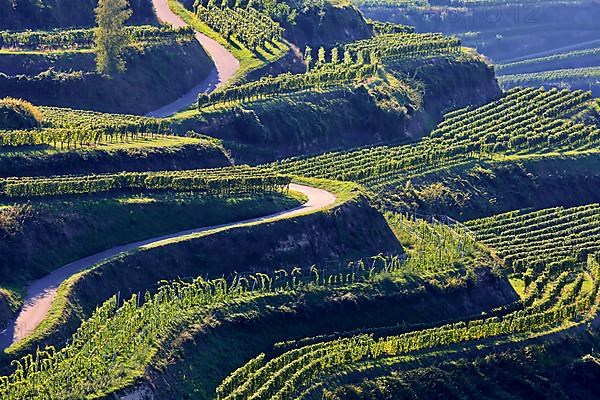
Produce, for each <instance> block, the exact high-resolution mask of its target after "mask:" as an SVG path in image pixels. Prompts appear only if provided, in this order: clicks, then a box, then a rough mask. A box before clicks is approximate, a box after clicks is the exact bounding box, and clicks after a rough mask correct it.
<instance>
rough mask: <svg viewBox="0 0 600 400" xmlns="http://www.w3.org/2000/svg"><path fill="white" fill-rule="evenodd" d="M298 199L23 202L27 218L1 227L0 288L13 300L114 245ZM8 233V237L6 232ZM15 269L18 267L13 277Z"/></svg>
mask: <svg viewBox="0 0 600 400" xmlns="http://www.w3.org/2000/svg"><path fill="white" fill-rule="evenodd" d="M302 201H304V198H303V197H302V196H301V195H300V194H297V193H294V192H290V195H289V196H282V195H268V196H264V197H249V196H244V197H237V198H203V197H196V196H194V195H191V194H155V193H153V194H146V195H135V196H131V195H130V196H127V195H123V196H117V197H113V196H102V195H101V196H90V197H87V198H86V197H83V198H81V197H78V198H72V199H68V198H65V199H57V200H51V201H44V202H35V201H34V202H28V203H27V205H25V207H30V210H29V211H28V217H25V218H24V219H22V220H21V219H18V220H16V221H13V224H19V225H20V226H16V227H8V226H0V249H1V251H2V254H3V257H2V260H1V261H0V269H1V270H2V272H1V273H0V276H2V281H0V285H2V286H5V287H8V288H12V291H11V293H13V296H14V290H16V291H17V292H19V293H23V292H24V291H23V285H24V284H25V283H26V282H27V281H28V280H31V279H35V278H39V277H41V276H43V275H44V274H46V273H48V272H50V271H52V270H53V269H54V268H57V267H59V266H61V265H64V264H67V263H69V262H71V261H73V260H76V259H79V258H82V257H85V256H88V255H91V254H94V253H97V252H99V251H102V250H105V249H108V248H111V247H113V246H116V245H119V244H125V243H130V242H134V241H138V240H142V239H145V238H149V237H154V236H160V235H163V234H167V233H171V232H177V231H180V230H185V229H190V228H195V227H200V226H211V225H217V224H222V223H227V222H232V221H237V220H241V219H247V218H253V217H257V216H260V215H265V214H270V213H273V212H277V211H281V210H284V209H288V208H291V207H294V206H295V205H297V204H299V203H300V202H302ZM4 223H5V224H8V222H4ZM9 230H10V231H11V232H13V233H10V234H8V233H6V232H7V231H9ZM15 265H19V268H18V270H17V271H18V272H17V273H15ZM3 297H4V296H3ZM11 304H14V299H13V298H11ZM2 316H4V317H6V316H7V313H0V317H2ZM5 320H6V318H4V319H3V321H5Z"/></svg>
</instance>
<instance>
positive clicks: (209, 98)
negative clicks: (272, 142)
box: [198, 63, 378, 108]
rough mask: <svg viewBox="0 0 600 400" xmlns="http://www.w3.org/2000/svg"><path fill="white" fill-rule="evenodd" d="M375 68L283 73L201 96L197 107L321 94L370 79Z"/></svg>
mask: <svg viewBox="0 0 600 400" xmlns="http://www.w3.org/2000/svg"><path fill="white" fill-rule="evenodd" d="M377 69H378V67H377V65H375V64H364V65H363V64H354V63H352V64H350V63H345V64H332V63H330V64H326V65H324V66H323V67H320V68H317V69H315V70H312V71H310V72H307V73H305V74H290V73H285V74H281V75H277V76H275V77H271V76H269V77H264V78H261V79H259V80H257V81H253V82H249V83H246V84H242V85H235V86H231V87H228V88H226V89H224V90H219V91H215V92H212V93H210V94H200V95H199V97H198V107H199V108H203V107H206V106H210V105H214V104H218V103H223V102H227V103H230V102H249V101H253V100H263V99H267V98H273V97H275V96H278V95H281V94H290V93H294V92H299V91H304V90H315V89H316V90H323V89H330V88H335V87H343V86H349V85H351V84H353V83H355V82H359V81H362V80H364V79H366V78H368V77H372V76H374V75H375V74H376V72H377Z"/></svg>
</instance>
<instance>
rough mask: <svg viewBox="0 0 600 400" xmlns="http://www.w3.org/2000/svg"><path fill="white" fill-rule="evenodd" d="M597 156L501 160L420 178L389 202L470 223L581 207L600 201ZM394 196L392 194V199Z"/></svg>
mask: <svg viewBox="0 0 600 400" xmlns="http://www.w3.org/2000/svg"><path fill="white" fill-rule="evenodd" d="M599 166H600V155H599V154H598V152H595V151H589V152H584V151H580V152H564V153H556V152H553V153H547V154H532V155H523V156H521V155H511V156H508V157H504V156H498V157H495V158H494V159H491V160H482V161H479V162H478V161H473V162H469V163H465V164H463V165H460V166H457V167H454V168H449V169H448V168H444V169H441V170H439V171H437V172H435V173H431V174H427V175H424V176H420V177H417V178H415V179H413V180H412V181H411V184H412V187H411V188H410V189H409V190H406V188H398V189H396V190H394V191H393V192H392V193H391V197H389V196H388V197H387V198H386V199H385V200H386V202H387V205H388V207H391V208H393V209H397V208H401V209H405V210H406V209H410V210H415V211H418V212H420V213H425V214H431V213H434V214H446V215H449V216H451V217H453V218H458V219H461V220H467V219H472V218H480V217H484V216H490V215H493V214H497V213H502V212H506V211H510V210H514V209H519V208H525V207H536V208H547V207H554V206H558V205H564V206H577V205H583V204H588V203H592V202H596V201H598V200H599V199H600V191H598V190H597V188H598V185H597V182H598V180H599V179H600V176H599V175H598V172H597V171H598V167H599ZM389 194H390V193H388V195H389Z"/></svg>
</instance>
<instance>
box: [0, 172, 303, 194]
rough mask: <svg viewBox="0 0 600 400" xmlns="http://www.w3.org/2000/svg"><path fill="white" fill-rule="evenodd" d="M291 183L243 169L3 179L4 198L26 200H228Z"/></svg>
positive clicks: (280, 189) (278, 188)
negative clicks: (152, 196)
mask: <svg viewBox="0 0 600 400" xmlns="http://www.w3.org/2000/svg"><path fill="white" fill-rule="evenodd" d="M290 181H291V179H290V178H288V177H286V176H282V175H276V174H269V173H262V172H258V171H257V170H255V169H253V168H251V167H245V166H242V167H227V168H217V169H202V170H188V171H163V172H137V173H136V172H123V173H120V174H105V175H88V176H56V177H50V178H45V177H40V178H4V179H0V195H2V196H6V197H16V198H23V197H47V196H62V195H69V194H84V193H102V192H113V191H131V190H137V191H145V190H172V191H198V192H203V193H205V194H207V195H218V196H227V195H232V194H245V193H261V192H274V191H283V190H285V189H286V188H287V186H288V185H289V183H290Z"/></svg>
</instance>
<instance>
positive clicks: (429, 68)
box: [174, 53, 500, 163]
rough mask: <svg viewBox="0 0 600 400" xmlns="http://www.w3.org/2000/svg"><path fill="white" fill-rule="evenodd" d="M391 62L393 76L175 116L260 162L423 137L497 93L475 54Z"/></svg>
mask: <svg viewBox="0 0 600 400" xmlns="http://www.w3.org/2000/svg"><path fill="white" fill-rule="evenodd" d="M389 69H390V72H391V73H392V74H393V76H391V77H390V76H387V77H384V78H381V80H379V81H376V82H374V83H373V84H370V85H365V86H359V87H357V88H354V89H348V88H347V89H342V90H336V91H329V92H325V93H312V94H311V93H309V94H298V95H295V96H280V97H279V98H277V99H273V100H268V101H263V102H256V103H249V104H243V105H239V106H234V107H233V108H231V109H224V110H204V112H203V113H201V114H199V115H196V116H193V117H190V118H183V119H178V120H176V121H174V123H177V124H179V125H180V126H179V128H178V129H181V130H187V129H193V130H196V131H198V132H204V133H207V134H210V135H211V136H214V137H218V138H219V139H222V140H223V141H224V142H225V145H226V147H228V148H230V149H231V151H232V155H233V157H234V158H235V159H236V160H238V161H240V162H248V163H260V162H268V161H272V160H275V159H280V158H284V157H289V156H295V155H302V154H309V153H315V152H324V151H328V150H332V149H340V148H352V147H357V146H364V145H371V144H377V143H390V142H399V141H403V140H407V139H409V138H411V137H419V136H423V135H425V134H427V133H428V132H429V131H430V130H431V129H432V128H433V127H434V126H435V125H436V124H437V123H438V122H439V121H440V120H441V118H442V113H443V112H445V111H447V110H448V109H453V108H457V107H464V106H467V105H470V104H483V103H486V102H488V101H490V100H491V99H493V98H495V97H497V96H498V95H499V94H500V88H499V87H498V83H497V82H496V79H495V76H494V71H493V69H492V67H491V66H489V65H488V64H486V63H485V62H484V61H483V60H482V59H481V58H480V57H479V56H477V55H471V54H466V53H464V54H460V55H456V56H447V57H436V58H426V59H421V60H415V61H411V62H406V63H403V64H401V65H397V66H394V67H393V68H389ZM407 77H410V78H409V79H407ZM386 79H387V81H386Z"/></svg>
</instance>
